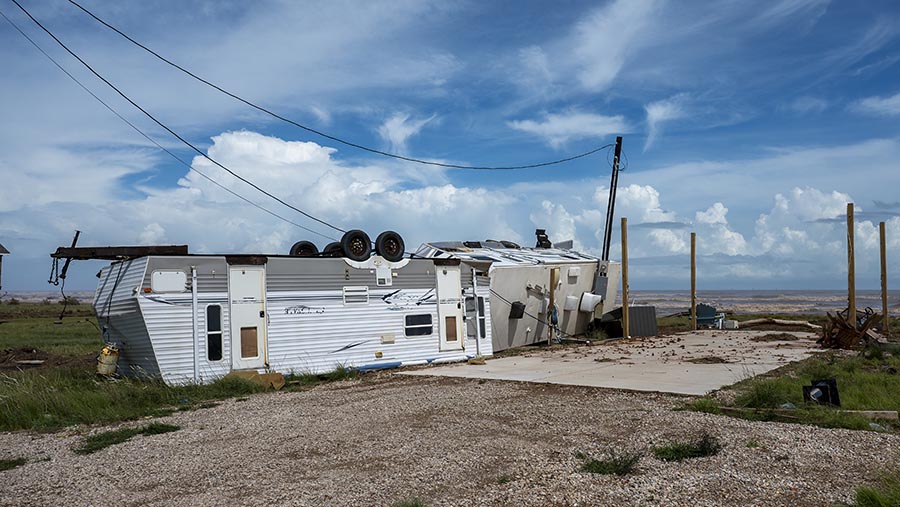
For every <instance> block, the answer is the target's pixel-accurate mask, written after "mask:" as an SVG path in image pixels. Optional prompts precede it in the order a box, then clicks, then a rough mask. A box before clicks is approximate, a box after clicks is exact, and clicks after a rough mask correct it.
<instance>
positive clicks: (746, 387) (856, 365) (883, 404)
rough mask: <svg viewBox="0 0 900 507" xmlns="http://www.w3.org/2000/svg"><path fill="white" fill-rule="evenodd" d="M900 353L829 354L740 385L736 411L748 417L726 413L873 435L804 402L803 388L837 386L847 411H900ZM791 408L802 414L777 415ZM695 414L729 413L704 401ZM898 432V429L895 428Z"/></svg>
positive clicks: (858, 423) (855, 420) (856, 421)
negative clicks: (823, 382)
mask: <svg viewBox="0 0 900 507" xmlns="http://www.w3.org/2000/svg"><path fill="white" fill-rule="evenodd" d="M891 368H894V369H895V370H900V351H891V353H886V352H884V351H883V350H881V349H878V350H867V351H863V353H862V354H859V355H854V356H850V357H845V356H843V355H841V354H837V353H830V352H829V353H824V354H820V355H817V356H815V357H811V358H808V359H805V360H803V361H799V362H797V363H793V364H791V365H788V366H786V367H784V368H780V369H778V370H776V371H775V372H773V373H770V374H768V375H766V376H762V377H755V378H751V379H748V380H745V381H743V382H739V383H738V384H735V385H734V386H731V387H730V388H728V389H729V390H732V391H734V392H735V397H734V403H733V406H734V407H737V408H741V409H746V410H744V411H728V410H727V407H726V410H725V411H724V412H725V413H726V414H727V415H732V416H735V417H741V418H744V419H751V420H766V421H768V420H778V421H786V422H796V423H802V424H812V425H815V426H821V427H824V428H847V429H857V430H870V429H871V427H870V425H869V423H870V422H872V421H871V420H870V419H867V418H865V417H862V416H860V415H857V414H852V413H844V412H840V411H838V410H836V409H834V408H831V407H825V406H819V405H813V404H808V403H805V402H804V401H803V386H804V385H810V383H811V382H812V381H813V380H818V379H826V378H834V379H836V380H837V384H838V391H839V393H840V398H841V407H840V408H841V409H845V410H898V411H900V396H897V394H896V393H898V392H900V375H897V374H895V373H891V372H890V371H886V370H890V369H891ZM785 403H791V404H793V405H794V406H795V407H796V409H795V410H790V411H789V412H784V411H780V412H776V411H775V410H774V409H778V408H780V407H781V406H782V405H783V404H785ZM686 408H687V409H689V410H695V411H698V412H708V413H722V412H723V407H720V406H718V404H717V403H716V402H715V400H713V399H707V398H700V399H697V400H694V401H692V402H690V403H688V404H687V405H686ZM891 426H893V425H891Z"/></svg>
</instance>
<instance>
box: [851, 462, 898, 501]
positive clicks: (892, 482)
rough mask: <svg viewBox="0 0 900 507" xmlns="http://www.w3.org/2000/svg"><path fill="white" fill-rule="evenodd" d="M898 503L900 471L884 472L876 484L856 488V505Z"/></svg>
mask: <svg viewBox="0 0 900 507" xmlns="http://www.w3.org/2000/svg"><path fill="white" fill-rule="evenodd" d="M897 505H900V471H897V472H894V473H891V474H884V475H883V476H882V477H881V480H880V481H879V483H878V485H876V486H862V487H860V488H857V490H856V506H857V507H895V506H897Z"/></svg>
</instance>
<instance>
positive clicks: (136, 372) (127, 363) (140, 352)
mask: <svg viewBox="0 0 900 507" xmlns="http://www.w3.org/2000/svg"><path fill="white" fill-rule="evenodd" d="M111 322H114V323H115V325H113V326H110V333H109V334H110V338H112V339H113V341H114V343H115V344H116V346H118V347H119V364H118V370H117V371H118V373H119V374H121V375H127V376H130V377H147V376H150V377H156V376H159V366H158V364H157V362H156V355H155V354H154V353H153V346H152V345H151V344H150V336H149V335H148V334H147V328H146V327H145V325H144V320H143V318H142V317H141V315H140V313H137V314H133V315H120V316H117V317H115V318H113V319H111Z"/></svg>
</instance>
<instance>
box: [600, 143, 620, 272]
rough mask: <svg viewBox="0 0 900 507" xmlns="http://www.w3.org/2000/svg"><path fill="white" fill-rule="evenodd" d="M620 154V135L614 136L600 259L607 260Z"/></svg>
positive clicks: (614, 208)
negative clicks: (613, 150) (614, 147)
mask: <svg viewBox="0 0 900 507" xmlns="http://www.w3.org/2000/svg"><path fill="white" fill-rule="evenodd" d="M621 156H622V136H618V137H616V149H615V152H614V153H613V166H612V176H611V177H610V180H609V202H608V203H607V204H606V230H604V231H603V256H602V260H604V261H608V260H609V246H610V243H611V242H612V229H613V215H614V214H615V211H616V186H617V185H618V184H619V159H620V157H621Z"/></svg>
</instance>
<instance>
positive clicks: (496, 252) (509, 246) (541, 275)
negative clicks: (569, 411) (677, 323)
mask: <svg viewBox="0 0 900 507" xmlns="http://www.w3.org/2000/svg"><path fill="white" fill-rule="evenodd" d="M538 232H539V233H542V232H543V231H541V230H539V231H538ZM415 256H417V257H424V258H431V259H454V260H457V261H459V262H461V263H462V264H463V265H466V266H469V267H471V268H472V269H474V270H475V274H476V278H477V280H478V284H479V287H480V286H483V285H485V284H487V285H489V286H490V315H491V328H492V332H491V335H492V337H493V350H494V351H495V352H496V351H500V350H504V349H508V348H511V347H520V346H522V345H529V344H533V343H538V342H540V341H546V340H547V339H548V336H549V332H550V327H551V326H552V327H554V330H555V331H556V332H557V333H558V334H559V333H561V334H563V335H564V336H575V335H580V334H582V333H584V332H585V331H586V330H587V328H588V326H589V325H590V324H591V323H592V322H594V319H599V318H600V317H601V316H602V315H603V314H604V313H607V312H609V311H611V310H612V309H613V307H614V304H615V300H616V294H617V289H618V283H619V275H620V272H621V265H620V264H619V263H615V262H610V261H604V260H601V259H598V258H597V257H593V256H591V255H588V254H584V253H580V252H576V251H575V250H571V249H564V248H554V247H551V246H549V245H545V247H535V248H524V247H520V246H519V245H516V244H515V243H511V242H509V241H491V240H488V241H445V242H435V243H425V244H423V245H422V246H421V247H419V250H418V251H417V252H416V253H415ZM551 300H552V301H553V304H552V305H551Z"/></svg>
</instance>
